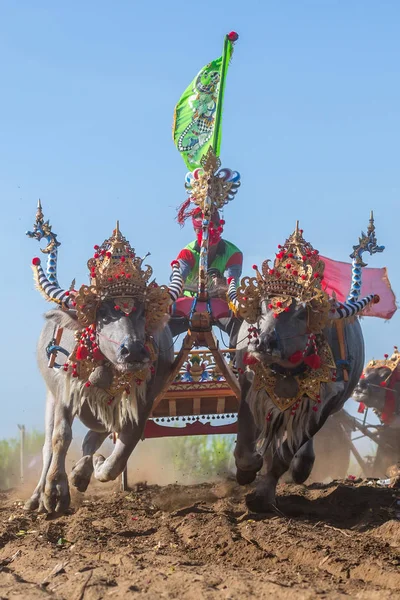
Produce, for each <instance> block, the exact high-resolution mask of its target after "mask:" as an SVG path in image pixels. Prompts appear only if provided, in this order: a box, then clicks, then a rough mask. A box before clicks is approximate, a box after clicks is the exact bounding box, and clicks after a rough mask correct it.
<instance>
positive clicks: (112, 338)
mask: <svg viewBox="0 0 400 600" xmlns="http://www.w3.org/2000/svg"><path fill="white" fill-rule="evenodd" d="M88 264H89V266H90V269H91V286H90V287H86V286H82V287H81V289H80V290H79V292H75V291H66V290H62V289H61V288H59V287H58V286H57V285H54V284H51V283H50V282H49V281H48V279H47V278H46V275H45V274H44V272H43V270H42V269H41V266H40V261H39V260H38V259H35V261H34V269H35V271H36V273H35V276H36V280H37V284H38V287H39V289H40V291H41V292H42V293H43V294H44V295H45V296H46V297H47V299H48V300H52V301H54V302H58V304H59V305H60V308H58V309H56V310H51V311H50V312H48V313H47V314H46V315H45V318H46V323H45V325H44V327H43V330H42V333H41V335H40V339H39V343H38V363H39V368H40V372H41V374H42V376H43V378H44V380H45V383H46V387H47V402H46V416H45V444H44V448H43V470H42V473H41V476H40V480H39V483H38V485H37V487H36V489H35V490H34V492H33V495H32V496H31V498H30V499H29V500H28V502H27V503H26V509H27V510H35V509H39V511H43V512H47V513H60V512H64V511H65V510H66V509H67V508H68V506H69V504H70V493H69V484H68V478H67V474H66V469H65V458H66V453H67V450H68V447H69V445H70V443H71V439H72V429H71V428H72V423H73V420H74V417H75V416H78V417H79V419H80V420H81V421H82V423H83V424H84V425H85V426H86V427H88V429H89V430H90V431H89V432H88V434H87V435H86V437H85V439H84V442H83V457H82V458H81V459H80V460H79V461H78V463H77V464H76V465H75V467H74V469H73V472H72V474H71V478H70V481H71V483H72V484H73V485H74V486H76V487H77V488H78V489H79V490H80V491H84V490H85V489H86V488H87V486H88V484H89V481H90V478H91V475H92V473H93V470H94V475H95V477H96V479H98V480H100V481H109V480H113V479H115V478H116V477H117V476H118V475H119V474H120V473H121V472H122V471H123V470H124V468H125V466H126V463H127V460H128V458H129V456H130V454H131V453H132V451H133V449H134V448H135V446H136V444H137V443H138V441H139V440H140V439H141V437H142V434H143V430H144V426H145V423H146V420H147V418H148V416H149V414H150V411H151V409H152V405H153V401H154V398H155V397H156V395H157V394H158V393H159V392H160V390H161V389H162V387H163V385H164V383H165V381H166V379H167V377H168V375H169V372H170V367H171V364H172V361H173V340H172V336H171V333H170V331H169V327H168V325H167V322H168V318H169V316H168V311H169V308H168V307H169V304H170V303H171V302H173V301H174V300H175V299H176V297H177V295H178V294H179V293H180V290H181V289H182V284H183V282H182V280H181V278H180V275H179V273H178V272H177V270H174V273H173V277H172V279H171V283H170V286H169V288H163V287H158V286H157V285H156V284H155V283H154V282H150V283H149V282H148V279H149V276H150V275H151V269H150V267H147V270H143V269H142V267H141V264H142V261H141V260H139V259H137V258H136V257H135V256H134V253H133V251H132V249H131V248H130V246H129V244H128V243H127V242H126V240H125V238H123V237H122V236H121V234H120V232H119V230H118V228H117V230H116V231H114V235H113V238H110V240H107V241H106V242H104V244H103V246H101V247H100V248H99V249H98V250H97V251H96V253H95V259H93V260H92V261H89V263H88ZM57 328H62V329H63V334H62V340H61V344H62V348H63V349H64V351H65V352H66V353H67V354H68V355H69V359H68V361H67V363H66V364H65V365H64V366H61V367H60V368H57V369H55V368H53V369H50V368H49V367H48V356H47V354H46V348H47V347H48V345H49V342H51V340H52V339H53V338H54V333H55V331H56V330H57ZM110 432H118V439H117V442H116V445H115V447H114V450H113V452H112V454H111V455H110V456H109V457H108V458H107V459H105V458H104V457H103V456H101V455H96V454H95V453H96V451H97V450H98V449H99V447H100V446H101V444H102V442H103V441H104V439H105V438H106V437H107V435H109V433H110Z"/></svg>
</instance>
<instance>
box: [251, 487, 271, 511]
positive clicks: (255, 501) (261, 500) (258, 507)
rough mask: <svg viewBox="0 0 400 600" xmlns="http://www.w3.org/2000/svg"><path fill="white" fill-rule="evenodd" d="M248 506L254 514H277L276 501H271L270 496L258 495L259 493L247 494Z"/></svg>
mask: <svg viewBox="0 0 400 600" xmlns="http://www.w3.org/2000/svg"><path fill="white" fill-rule="evenodd" d="M246 506H247V508H248V509H249V511H250V512H254V513H268V512H275V508H276V504H275V500H273V501H271V500H270V499H269V498H268V496H265V495H264V494H260V493H259V492H258V493H257V491H255V492H251V493H250V494H247V496H246Z"/></svg>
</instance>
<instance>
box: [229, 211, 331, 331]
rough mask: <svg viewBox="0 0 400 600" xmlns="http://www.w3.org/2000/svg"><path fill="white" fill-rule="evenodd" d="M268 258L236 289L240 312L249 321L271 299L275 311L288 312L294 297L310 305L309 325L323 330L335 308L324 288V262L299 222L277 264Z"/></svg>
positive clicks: (281, 249)
mask: <svg viewBox="0 0 400 600" xmlns="http://www.w3.org/2000/svg"><path fill="white" fill-rule="evenodd" d="M269 263H270V260H265V261H264V262H263V264H262V267H261V272H260V271H258V269H257V270H256V277H244V278H243V279H242V281H241V285H240V287H239V288H238V289H237V294H236V297H237V300H238V303H239V314H240V316H241V317H243V319H245V320H246V321H247V322H248V323H255V322H256V321H257V319H258V318H259V316H260V310H261V308H260V305H261V303H262V301H263V300H265V301H268V304H269V308H270V310H273V312H274V313H275V315H279V314H280V313H282V312H288V311H289V309H290V306H291V304H292V302H293V300H296V301H297V302H299V303H304V304H305V305H306V306H307V309H308V329H309V331H310V332H312V333H320V332H321V331H322V330H323V328H324V327H325V325H326V323H327V320H328V315H329V311H330V310H331V308H332V305H331V300H330V298H329V295H328V293H327V292H326V291H325V290H324V289H323V288H322V280H323V273H324V268H325V264H324V262H323V261H322V260H321V259H320V257H319V253H318V251H317V250H314V248H313V247H312V246H311V244H310V243H309V242H307V241H306V240H305V239H304V238H303V232H302V230H300V229H299V224H298V222H297V224H296V229H295V231H294V233H293V234H292V235H291V236H290V237H289V238H288V239H287V240H286V242H285V244H284V245H283V247H282V248H280V250H279V252H278V253H277V255H276V258H275V261H274V265H273V266H270V264H269Z"/></svg>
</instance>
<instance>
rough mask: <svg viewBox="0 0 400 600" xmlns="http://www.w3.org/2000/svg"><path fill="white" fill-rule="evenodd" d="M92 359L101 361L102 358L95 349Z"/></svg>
mask: <svg viewBox="0 0 400 600" xmlns="http://www.w3.org/2000/svg"><path fill="white" fill-rule="evenodd" d="M93 358H94V360H103V359H104V356H103V354H102V353H101V352H100V350H99V349H98V348H95V349H94V350H93Z"/></svg>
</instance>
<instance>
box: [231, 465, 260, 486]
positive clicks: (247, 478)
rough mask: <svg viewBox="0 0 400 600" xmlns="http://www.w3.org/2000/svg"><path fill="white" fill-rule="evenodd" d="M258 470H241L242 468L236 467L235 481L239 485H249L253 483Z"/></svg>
mask: <svg viewBox="0 0 400 600" xmlns="http://www.w3.org/2000/svg"><path fill="white" fill-rule="evenodd" d="M257 473H258V471H243V470H242V469H236V481H237V482H238V484H239V485H249V483H253V481H254V480H255V478H256V477H257Z"/></svg>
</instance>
